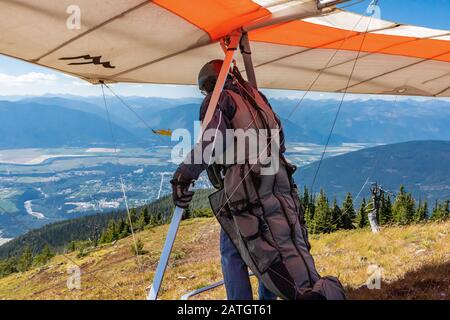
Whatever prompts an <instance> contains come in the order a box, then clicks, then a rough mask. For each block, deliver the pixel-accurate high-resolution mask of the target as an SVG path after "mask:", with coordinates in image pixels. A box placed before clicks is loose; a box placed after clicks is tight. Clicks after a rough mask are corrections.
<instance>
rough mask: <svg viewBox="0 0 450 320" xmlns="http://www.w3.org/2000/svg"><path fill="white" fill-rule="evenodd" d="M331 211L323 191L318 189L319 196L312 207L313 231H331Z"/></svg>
mask: <svg viewBox="0 0 450 320" xmlns="http://www.w3.org/2000/svg"><path fill="white" fill-rule="evenodd" d="M331 215H332V213H331V209H330V206H329V204H328V199H327V196H326V194H325V191H324V190H323V189H322V190H320V193H319V196H318V197H317V200H316V206H315V209H314V231H315V233H330V232H331V231H333V226H332V216H331Z"/></svg>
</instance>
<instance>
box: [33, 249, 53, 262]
mask: <svg viewBox="0 0 450 320" xmlns="http://www.w3.org/2000/svg"><path fill="white" fill-rule="evenodd" d="M54 256H55V255H54V254H53V253H52V252H51V250H50V247H49V246H48V245H46V246H45V247H44V249H42V251H41V253H40V254H38V255H37V256H36V257H35V258H34V261H33V264H34V265H36V266H42V265H45V264H47V262H49V261H50V259H51V258H53V257H54Z"/></svg>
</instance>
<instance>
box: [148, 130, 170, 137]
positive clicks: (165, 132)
mask: <svg viewBox="0 0 450 320" xmlns="http://www.w3.org/2000/svg"><path fill="white" fill-rule="evenodd" d="M152 131H153V133H154V134H158V135H160V136H166V137H171V136H172V130H170V129H167V130H164V129H161V130H152Z"/></svg>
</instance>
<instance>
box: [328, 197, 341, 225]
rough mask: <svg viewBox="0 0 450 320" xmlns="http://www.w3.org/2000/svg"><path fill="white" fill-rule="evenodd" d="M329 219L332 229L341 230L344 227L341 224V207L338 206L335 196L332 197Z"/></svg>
mask: <svg viewBox="0 0 450 320" xmlns="http://www.w3.org/2000/svg"><path fill="white" fill-rule="evenodd" d="M331 220H332V227H333V231H336V230H341V229H343V228H344V227H343V224H342V210H341V208H339V205H338V203H337V201H336V198H334V200H333V207H332V209H331Z"/></svg>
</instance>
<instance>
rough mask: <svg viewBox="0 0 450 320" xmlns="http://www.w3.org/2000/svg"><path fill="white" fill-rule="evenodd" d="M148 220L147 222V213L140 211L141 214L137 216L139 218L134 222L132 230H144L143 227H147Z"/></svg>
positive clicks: (143, 210)
mask: <svg viewBox="0 0 450 320" xmlns="http://www.w3.org/2000/svg"><path fill="white" fill-rule="evenodd" d="M148 220H149V217H148V211H146V210H145V209H142V210H141V213H140V214H139V218H138V219H137V220H136V222H135V225H134V229H135V230H144V227H145V226H146V225H147V223H148Z"/></svg>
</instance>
